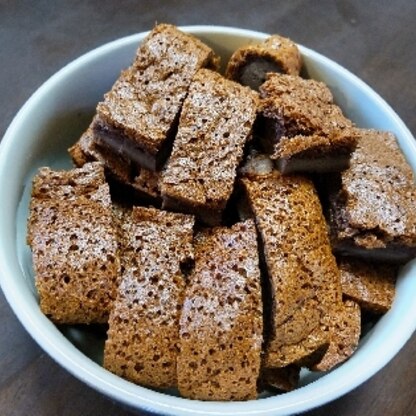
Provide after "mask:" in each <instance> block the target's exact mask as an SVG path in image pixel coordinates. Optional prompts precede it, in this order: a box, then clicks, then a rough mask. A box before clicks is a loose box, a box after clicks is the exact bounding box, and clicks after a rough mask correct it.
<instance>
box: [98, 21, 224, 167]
mask: <svg viewBox="0 0 416 416" xmlns="http://www.w3.org/2000/svg"><path fill="white" fill-rule="evenodd" d="M218 62H219V59H218V58H217V56H216V55H215V54H214V52H213V51H212V49H211V48H209V47H208V46H207V45H205V44H204V43H202V42H201V41H200V40H199V39H197V38H196V37H194V36H192V35H190V34H186V33H183V32H181V31H180V30H178V29H177V28H176V27H175V26H172V25H167V24H160V25H157V26H156V27H155V28H154V29H153V30H152V31H151V32H150V33H149V35H148V36H147V37H146V38H145V39H144V40H143V42H142V43H141V45H140V47H139V49H138V51H137V54H136V57H135V60H134V62H133V64H132V65H131V66H130V67H129V68H128V69H126V70H125V71H123V72H122V73H121V75H120V77H119V78H118V80H117V81H116V82H115V84H114V85H113V87H112V89H111V91H109V92H108V93H107V94H105V96H104V101H102V102H100V103H99V104H98V106H97V117H96V119H95V123H94V132H95V133H96V134H97V138H98V140H99V142H100V144H101V145H103V146H107V147H108V148H110V149H111V150H112V151H113V152H115V153H118V154H121V155H122V156H123V157H125V158H128V159H130V160H132V161H133V162H135V163H137V164H139V165H140V166H142V167H144V168H147V169H150V170H159V169H160V168H161V167H162V166H163V164H164V162H165V161H166V158H167V157H168V155H169V151H170V149H171V145H172V141H173V138H174V136H175V133H176V128H177V121H178V118H179V112H180V109H181V106H182V102H183V100H184V99H185V96H186V94H187V91H188V88H189V85H190V84H191V81H192V78H193V77H194V75H195V73H196V72H197V71H198V70H199V69H200V68H202V67H209V68H211V67H212V68H214V69H216V68H217V67H218Z"/></svg>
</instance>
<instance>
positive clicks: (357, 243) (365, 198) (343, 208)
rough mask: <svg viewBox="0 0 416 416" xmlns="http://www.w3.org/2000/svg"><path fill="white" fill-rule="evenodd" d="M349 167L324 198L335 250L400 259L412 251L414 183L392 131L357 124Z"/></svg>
mask: <svg viewBox="0 0 416 416" xmlns="http://www.w3.org/2000/svg"><path fill="white" fill-rule="evenodd" d="M359 131H360V137H359V141H358V146H357V149H356V150H355V151H354V153H353V154H352V157H351V166H350V168H349V169H348V170H346V171H345V172H342V174H341V186H340V188H339V190H337V191H336V192H334V193H333V195H332V196H331V198H330V200H331V203H330V220H331V237H332V243H333V246H334V248H335V250H336V252H337V253H339V254H340V255H351V256H354V257H362V258H365V259H367V260H375V261H382V262H393V263H405V262H407V261H409V260H410V259H412V258H413V257H414V256H415V255H416V210H415V207H416V185H415V178H414V175H413V172H412V169H411V167H410V166H409V165H408V163H407V162H406V159H405V157H404V156H403V154H402V152H401V151H400V148H399V146H398V145H397V142H396V139H395V137H394V135H393V134H392V133H388V132H382V131H377V130H365V129H360V130H359Z"/></svg>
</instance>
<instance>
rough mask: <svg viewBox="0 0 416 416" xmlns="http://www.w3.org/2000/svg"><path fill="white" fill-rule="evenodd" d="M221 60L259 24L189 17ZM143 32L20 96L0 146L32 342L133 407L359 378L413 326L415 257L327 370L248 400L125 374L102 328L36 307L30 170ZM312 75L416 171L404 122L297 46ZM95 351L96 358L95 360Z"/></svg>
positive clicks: (269, 405)
mask: <svg viewBox="0 0 416 416" xmlns="http://www.w3.org/2000/svg"><path fill="white" fill-rule="evenodd" d="M183 30H184V31H187V32H190V33H193V34H195V35H197V36H198V37H200V38H201V39H203V40H204V41H206V42H207V43H208V44H210V45H211V46H212V47H213V48H214V49H215V50H216V51H217V52H218V53H219V54H221V55H222V57H223V60H224V61H225V62H226V60H227V58H228V57H229V55H230V54H231V52H232V51H234V50H235V49H236V48H237V47H238V46H240V45H242V44H246V43H248V42H250V41H259V40H262V39H264V38H265V37H266V36H267V35H266V34H263V33H258V32H253V31H248V30H241V29H233V28H226V27H211V26H190V27H184V28H183ZM145 35H146V34H145V33H141V34H137V35H133V36H129V37H126V38H123V39H120V40H117V41H115V42H111V43H109V44H107V45H104V46H102V47H100V48H98V49H95V50H93V51H91V52H89V53H87V54H86V55H84V56H81V57H80V58H78V59H77V60H75V61H74V62H72V63H70V64H69V65H67V66H66V67H65V68H63V69H62V70H61V71H59V72H58V73H57V74H55V75H54V76H52V77H51V78H50V79H49V80H48V81H46V82H45V83H44V84H43V85H42V86H41V87H40V88H39V89H38V90H37V91H36V92H35V93H34V94H33V96H32V97H31V98H30V99H29V100H28V101H27V103H26V104H25V105H24V107H23V108H22V109H21V110H20V112H19V113H18V114H17V116H16V117H15V119H14V120H13V122H12V124H11V125H10V127H9V129H8V130H7V132H6V134H5V136H4V138H3V140H2V142H1V147H0V201H1V204H0V278H1V286H2V289H3V291H4V294H5V295H6V298H7V300H8V302H9V303H10V305H11V307H12V308H13V310H14V312H15V313H16V315H17V317H18V318H19V319H20V321H21V322H22V324H23V325H24V326H25V328H26V329H27V331H28V332H29V333H30V334H31V335H32V337H33V338H34V339H35V340H36V341H37V342H38V343H39V345H40V346H41V347H42V348H43V349H44V350H45V351H46V352H47V353H48V354H49V355H50V356H51V357H52V358H53V359H54V360H56V361H57V362H58V363H59V364H61V365H62V366H63V367H64V368H66V369H67V370H68V371H69V372H71V373H72V374H73V375H75V376H76V377H78V378H79V379H80V380H82V381H84V382H85V383H87V384H88V385H90V386H91V387H93V388H95V389H97V390H98V391H100V392H102V393H104V394H106V395H108V396H110V397H112V398H113V399H115V400H118V401H120V402H122V403H124V404H126V405H129V406H131V407H133V408H140V409H145V410H149V411H153V412H155V413H160V414H170V415H233V416H237V415H274V416H276V415H286V414H291V413H296V412H301V411H305V410H307V409H310V408H313V407H315V406H318V405H322V404H324V403H326V402H329V401H331V400H333V399H335V398H337V397H339V396H341V395H343V394H345V393H347V392H348V391H350V390H352V389H353V388H354V387H356V386H358V385H359V384H360V383H362V382H364V381H365V380H367V379H368V378H369V377H371V376H372V375H373V374H374V373H376V372H377V371H378V370H379V369H380V368H381V367H383V366H384V365H385V364H386V363H387V362H388V361H389V360H391V358H392V357H393V356H394V355H395V354H396V353H397V352H398V351H399V350H400V348H401V347H402V346H403V345H404V343H405V342H406V341H407V340H408V339H409V337H410V336H411V335H412V333H413V331H414V330H415V327H416V302H415V301H414V300H415V299H416V276H415V275H416V263H415V262H413V263H411V264H408V265H407V266H406V267H404V268H403V270H402V271H401V274H400V278H399V281H398V284H397V295H396V299H395V301H394V304H393V307H392V309H391V310H390V311H389V312H388V313H387V314H386V315H385V316H383V317H382V318H381V319H380V321H379V322H378V323H377V325H376V326H375V327H374V328H373V329H372V330H371V331H370V332H369V333H368V334H367V335H366V336H365V337H364V338H363V339H362V341H361V342H360V345H359V348H358V350H357V352H356V353H355V354H354V355H353V357H352V358H351V359H350V360H348V361H347V362H346V363H344V364H342V365H341V366H339V367H338V368H336V369H334V370H333V371H332V372H330V373H328V374H324V375H322V376H316V375H312V374H308V373H304V374H302V380H301V387H300V388H298V389H296V390H295V391H293V392H290V393H286V394H283V395H277V396H270V397H262V398H261V399H259V400H256V401H250V402H237V403H220V402H200V401H191V400H186V399H182V398H179V397H177V396H175V395H174V394H172V395H170V394H165V393H160V392H156V391H152V390H149V389H146V388H143V387H140V386H137V385H134V384H132V383H129V382H128V381H125V380H123V379H121V378H119V377H117V376H115V375H113V374H111V373H109V372H108V371H106V370H104V369H103V368H102V367H101V366H100V365H99V364H97V363H96V361H99V359H100V358H99V356H100V353H101V354H102V343H103V336H102V335H101V336H100V335H99V334H98V335H97V334H96V333H95V332H94V331H90V330H88V329H87V330H82V329H80V328H70V329H68V330H66V331H60V330H59V329H57V328H56V327H55V326H54V325H53V324H52V323H51V322H50V321H49V320H48V319H47V318H46V317H45V316H44V315H43V314H42V313H41V311H40V309H39V306H38V301H37V295H36V291H35V288H34V284H33V271H32V265H31V256H30V251H29V249H28V247H27V246H26V243H25V236H26V219H27V215H28V201H29V194H30V187H31V183H30V181H31V178H32V176H33V174H34V172H35V171H36V170H37V168H38V167H40V166H43V165H48V166H52V167H54V168H61V167H69V166H70V160H69V157H68V155H67V153H66V149H67V147H68V146H69V145H70V144H72V143H73V142H74V141H75V140H76V139H77V138H78V136H79V135H80V133H81V132H82V130H83V129H84V128H85V127H86V126H87V124H88V122H89V119H90V118H91V116H92V114H93V112H94V109H95V106H96V103H97V102H98V101H99V100H100V99H101V98H102V95H103V93H105V92H106V91H107V90H109V88H110V87H111V85H112V84H113V82H114V81H115V79H116V78H117V76H118V75H119V72H120V70H121V69H122V68H124V67H127V66H128V65H129V64H130V62H131V60H132V59H133V56H134V52H135V50H136V48H137V46H138V44H139V42H140V41H141V40H142V39H143V37H144V36H145ZM301 52H302V54H303V58H304V62H305V65H306V67H307V70H308V73H309V75H310V76H311V77H312V78H315V79H318V80H323V81H324V82H325V83H326V84H327V85H328V86H329V87H330V88H331V90H332V92H333V94H334V96H335V100H336V102H337V103H338V104H339V105H340V106H341V107H342V109H343V110H344V112H345V114H346V115H347V116H348V117H350V118H351V119H353V120H354V121H355V122H356V123H357V124H358V125H359V126H361V127H374V128H379V129H384V130H390V131H392V132H394V133H395V134H396V136H397V139H398V142H399V144H400V146H401V148H402V150H403V152H404V153H405V155H406V157H407V159H408V161H409V162H410V164H411V165H412V167H413V169H414V170H416V142H415V140H414V138H413V137H412V135H411V133H410V132H409V130H408V129H407V128H406V126H405V125H404V124H403V122H402V121H401V120H400V118H399V117H398V116H397V115H396V113H395V112H394V111H393V110H392V109H391V108H390V107H389V105H388V104H386V102H385V101H384V100H383V99H382V98H380V97H379V96H378V95H377V94H376V93H375V92H374V91H373V90H372V89H371V88H369V87H368V86H367V85H366V84H365V83H363V82H362V81H360V80H359V79H358V78H357V77H356V76H354V75H352V74H351V73H350V72H348V71H347V70H345V69H344V68H342V67H341V66H339V65H337V64H336V63H334V62H332V61H331V60H329V59H327V58H325V57H324V56H322V55H320V54H318V53H316V52H313V51H311V50H310V49H307V48H305V47H301ZM94 360H95V361H94Z"/></svg>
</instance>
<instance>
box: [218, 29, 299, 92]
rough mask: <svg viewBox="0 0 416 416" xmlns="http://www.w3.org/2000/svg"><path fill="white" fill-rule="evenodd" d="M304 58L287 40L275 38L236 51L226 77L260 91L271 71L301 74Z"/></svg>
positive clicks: (229, 62) (279, 37)
mask: <svg viewBox="0 0 416 416" xmlns="http://www.w3.org/2000/svg"><path fill="white" fill-rule="evenodd" d="M301 67H302V57H301V55H300V52H299V49H298V47H297V46H296V44H295V43H294V42H293V41H291V40H290V39H288V38H285V37H283V36H279V35H272V36H270V37H268V38H267V39H266V40H265V41H264V42H262V43H258V44H250V45H245V46H242V47H241V48H239V49H237V50H236V51H235V52H234V53H233V54H232V56H231V58H230V60H229V61H228V64H227V68H226V71H225V76H226V77H227V78H229V79H232V80H234V81H237V82H240V83H241V84H242V85H247V86H249V87H251V88H253V89H254V90H258V88H259V87H260V85H261V84H263V83H264V81H265V80H266V74H267V73H268V72H278V73H283V74H289V75H299V73H300V70H301Z"/></svg>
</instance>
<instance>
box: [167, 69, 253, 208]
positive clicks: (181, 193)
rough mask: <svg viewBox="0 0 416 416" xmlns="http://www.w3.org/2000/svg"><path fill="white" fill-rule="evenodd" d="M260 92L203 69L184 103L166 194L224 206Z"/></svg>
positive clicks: (187, 202)
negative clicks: (257, 92)
mask: <svg viewBox="0 0 416 416" xmlns="http://www.w3.org/2000/svg"><path fill="white" fill-rule="evenodd" d="M256 104H257V94H256V93H255V92H254V91H252V90H250V89H249V88H247V87H243V86H241V85H239V84H237V83H236V82H233V81H230V80H227V79H225V78H223V77H222V76H221V75H220V74H218V73H215V72H213V71H210V70H207V69H201V70H200V71H198V73H197V74H196V76H195V78H194V80H193V82H192V85H191V87H190V89H189V94H188V96H187V98H186V100H185V102H184V105H183V108H182V113H181V117H180V121H179V128H178V134H177V136H176V139H175V142H174V146H173V150H172V154H171V156H170V159H169V161H168V163H167V167H166V170H165V172H164V173H163V176H162V185H161V189H162V196H168V197H170V198H173V199H176V200H178V201H181V202H183V203H184V204H185V205H193V206H204V207H209V208H211V207H212V208H215V209H218V208H219V209H223V208H224V207H225V204H226V202H227V200H228V198H229V197H230V195H231V192H232V189H233V185H234V180H235V177H236V170H237V166H238V163H239V162H240V161H241V159H242V156H243V147H244V144H245V142H246V141H247V139H248V137H249V135H250V133H251V128H252V125H253V122H254V119H255V116H256Z"/></svg>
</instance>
